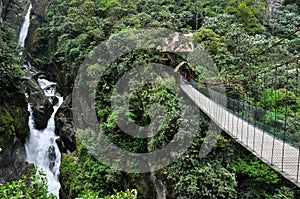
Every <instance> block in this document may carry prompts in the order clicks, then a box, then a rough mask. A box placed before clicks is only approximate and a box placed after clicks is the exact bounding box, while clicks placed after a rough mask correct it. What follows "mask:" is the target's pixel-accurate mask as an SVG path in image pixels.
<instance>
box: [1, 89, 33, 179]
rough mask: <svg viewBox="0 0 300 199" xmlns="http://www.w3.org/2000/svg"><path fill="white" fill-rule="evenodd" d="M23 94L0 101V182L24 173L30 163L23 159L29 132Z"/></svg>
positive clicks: (16, 177) (17, 177)
mask: <svg viewBox="0 0 300 199" xmlns="http://www.w3.org/2000/svg"><path fill="white" fill-rule="evenodd" d="M28 116H29V114H28V111H27V102H26V98H25V95H24V94H22V93H19V94H16V96H14V98H12V99H2V100H1V103H0V135H1V136H0V143H1V144H0V146H1V149H0V182H1V183H5V182H8V181H11V180H16V179H19V178H20V177H22V176H23V175H24V174H26V171H27V169H28V168H32V165H31V164H28V163H26V161H25V155H26V154H25V148H24V143H25V139H26V137H27V136H28V134H29V128H28V125H27V124H28Z"/></svg>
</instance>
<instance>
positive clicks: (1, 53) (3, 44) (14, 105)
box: [0, 8, 28, 151]
mask: <svg viewBox="0 0 300 199" xmlns="http://www.w3.org/2000/svg"><path fill="white" fill-rule="evenodd" d="M10 9H12V8H10ZM3 16H4V14H3ZM14 28H15V26H14V25H13V24H10V23H8V22H7V21H3V23H2V24H1V23H0V64H1V66H0V151H1V148H3V146H4V145H5V144H7V143H8V142H9V141H10V140H11V139H12V138H13V137H15V136H17V138H19V139H20V140H24V139H25V136H26V135H27V133H28V131H27V130H28V128H24V125H26V124H27V120H28V115H27V113H26V112H27V109H26V100H25V95H24V89H23V86H22V82H21V77H22V76H23V75H24V72H23V71H22V70H21V60H20V58H19V55H18V54H19V52H20V51H19V50H18V45H17V41H18V37H17V30H15V29H14ZM24 105H25V107H24Z"/></svg>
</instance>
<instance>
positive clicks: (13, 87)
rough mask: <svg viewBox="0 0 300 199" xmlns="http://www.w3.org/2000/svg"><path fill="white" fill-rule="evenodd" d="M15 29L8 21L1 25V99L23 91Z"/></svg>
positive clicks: (22, 73)
mask: <svg viewBox="0 0 300 199" xmlns="http://www.w3.org/2000/svg"><path fill="white" fill-rule="evenodd" d="M15 35H16V34H15V32H14V30H13V29H12V28H11V27H10V25H9V24H8V23H6V22H5V23H3V24H2V26H1V27H0V100H1V101H4V99H5V98H6V97H14V95H15V94H16V93H19V92H22V86H21V77H22V76H23V75H24V72H23V71H22V70H21V68H20V60H19V57H18V56H17V53H18V51H17V50H16V48H17V43H16V37H15Z"/></svg>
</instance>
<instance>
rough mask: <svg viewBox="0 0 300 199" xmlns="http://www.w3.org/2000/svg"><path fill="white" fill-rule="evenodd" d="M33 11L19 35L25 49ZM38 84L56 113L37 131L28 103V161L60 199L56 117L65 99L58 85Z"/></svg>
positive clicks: (27, 17)
mask: <svg viewBox="0 0 300 199" xmlns="http://www.w3.org/2000/svg"><path fill="white" fill-rule="evenodd" d="M31 9H32V5H31V4H30V5H29V8H28V10H27V13H26V16H25V21H24V23H23V26H22V28H21V32H20V35H19V42H18V43H19V45H20V46H21V47H24V45H25V39H26V37H27V34H28V28H29V25H30V12H31ZM22 54H23V52H21V53H20V56H22ZM27 63H28V66H27V65H26V67H25V68H26V70H31V69H33V67H32V66H31V65H30V63H29V62H28V61H27ZM37 82H38V84H39V86H40V87H41V89H42V90H43V91H44V94H45V96H46V97H47V98H48V100H49V101H50V102H51V103H52V105H53V109H54V111H53V113H52V115H51V117H50V119H49V120H48V123H47V127H46V128H45V129H43V130H37V129H35V122H34V118H33V111H32V105H31V104H30V102H29V103H28V111H29V113H30V116H29V122H28V125H29V129H30V134H29V136H28V137H27V139H26V143H25V150H26V161H28V162H30V163H33V164H34V165H35V166H37V167H38V168H39V169H38V172H37V175H40V172H39V170H42V171H43V172H44V173H45V175H46V176H45V177H46V179H47V183H48V193H52V194H54V195H55V196H57V198H59V189H60V183H59V179H58V177H59V166H60V159H61V154H60V151H59V148H58V146H57V144H56V139H57V138H58V136H56V135H55V121H54V117H55V114H56V112H57V110H58V108H59V107H60V105H61V104H62V102H63V97H62V96H61V95H60V93H58V92H57V86H56V83H54V82H50V81H48V80H46V79H44V78H42V77H39V78H38V79H37ZM27 96H28V95H27Z"/></svg>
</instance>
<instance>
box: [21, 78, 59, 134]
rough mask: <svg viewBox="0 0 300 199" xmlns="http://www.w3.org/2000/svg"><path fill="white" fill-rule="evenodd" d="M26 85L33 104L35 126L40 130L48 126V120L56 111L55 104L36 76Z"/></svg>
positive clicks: (30, 101)
mask: <svg viewBox="0 0 300 199" xmlns="http://www.w3.org/2000/svg"><path fill="white" fill-rule="evenodd" d="M26 87H27V91H28V94H29V103H31V104H32V114H33V117H34V121H35V128H36V129H38V130H41V129H44V128H46V127H47V123H48V120H49V118H50V117H51V115H52V113H53V111H54V109H53V105H52V104H51V102H50V101H49V100H48V98H47V97H46V95H45V94H44V91H43V90H42V89H41V88H40V86H39V85H38V83H37V81H36V79H35V78H32V79H29V80H28V81H27V86H26Z"/></svg>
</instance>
